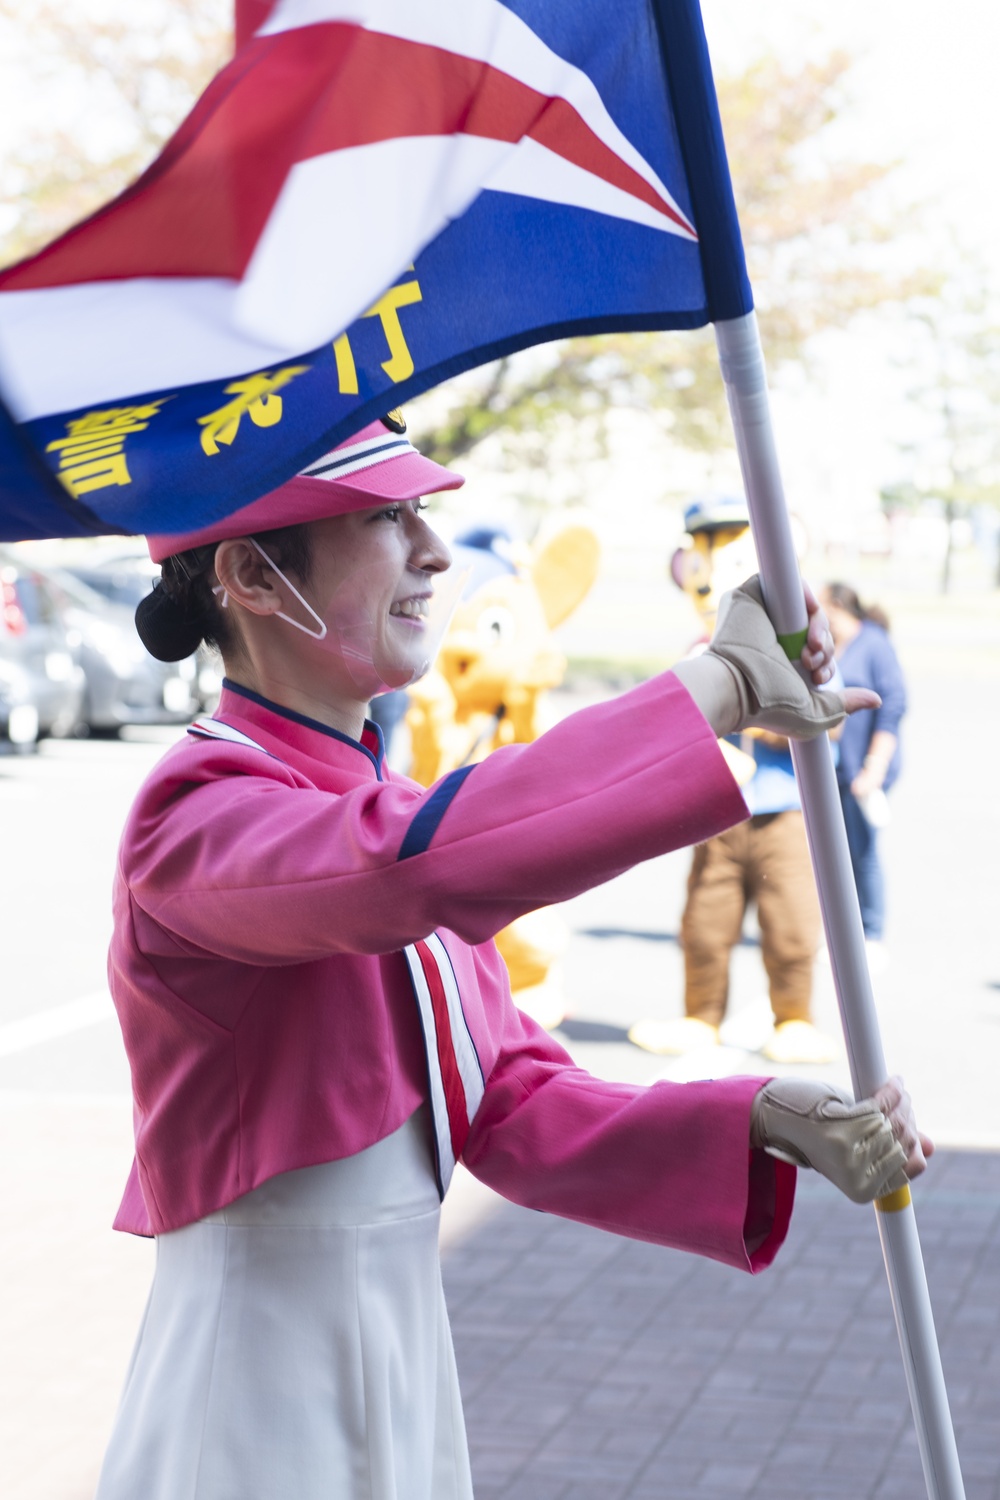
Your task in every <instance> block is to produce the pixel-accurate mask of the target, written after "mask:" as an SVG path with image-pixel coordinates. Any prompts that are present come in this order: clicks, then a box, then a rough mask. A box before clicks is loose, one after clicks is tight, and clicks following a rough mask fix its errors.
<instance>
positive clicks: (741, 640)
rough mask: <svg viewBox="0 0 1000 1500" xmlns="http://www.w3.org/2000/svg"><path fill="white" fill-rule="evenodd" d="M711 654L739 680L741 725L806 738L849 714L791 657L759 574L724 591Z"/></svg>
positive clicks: (836, 697) (840, 699) (836, 696)
mask: <svg viewBox="0 0 1000 1500" xmlns="http://www.w3.org/2000/svg"><path fill="white" fill-rule="evenodd" d="M708 655H710V656H717V657H720V658H721V659H722V660H723V661H724V662H725V664H726V666H727V667H729V669H730V671H731V672H732V673H733V675H734V677H735V678H736V686H737V689H738V692H739V695H740V710H741V716H740V723H739V725H738V728H739V729H752V728H756V729H770V730H772V731H774V733H776V734H785V735H791V736H793V738H795V739H800V740H808V739H813V738H814V737H815V736H816V735H817V734H822V733H823V732H824V730H827V729H835V728H836V726H837V725H838V724H839V723H841V721H842V720H843V719H844V717H845V708H844V699H843V697H842V696H841V694H840V693H832V692H827V691H825V690H824V691H823V692H820V691H819V689H817V688H814V687H811V686H810V685H809V684H808V683H807V682H805V681H804V680H803V678H802V677H801V676H800V674H799V673H798V672H797V671H796V669H795V667H794V666H793V665H792V663H791V662H790V661H789V660H788V657H787V656H786V655H785V653H784V651H783V650H782V648H781V646H780V645H779V644H778V638H777V636H776V635H775V633H774V626H773V625H772V624H771V621H770V620H769V619H768V617H767V611H766V610H765V608H764V597H763V594H762V592H761V587H760V579H759V578H758V577H756V576H754V577H753V578H748V579H747V581H746V583H743V584H741V585H740V587H739V588H738V589H733V590H732V591H731V592H730V593H728V594H723V596H722V601H721V603H720V605H719V616H718V620H717V622H716V626H715V634H714V635H713V636H712V639H711V641H710V642H709V645H708Z"/></svg>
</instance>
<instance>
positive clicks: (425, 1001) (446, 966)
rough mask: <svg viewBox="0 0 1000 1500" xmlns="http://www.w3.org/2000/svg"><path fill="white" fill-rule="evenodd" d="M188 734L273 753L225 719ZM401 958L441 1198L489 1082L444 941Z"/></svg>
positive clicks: (202, 723)
mask: <svg viewBox="0 0 1000 1500" xmlns="http://www.w3.org/2000/svg"><path fill="white" fill-rule="evenodd" d="M188 734H193V735H197V736H198V737H199V738H203V739H210V740H228V741H229V742H230V743H232V744H235V745H248V746H249V747H250V748H251V749H253V750H260V751H262V752H263V754H264V755H270V754H271V752H270V751H269V750H265V749H264V747H263V745H258V743H257V741H256V740H252V739H251V738H250V736H249V735H248V734H243V732H242V731H241V730H239V729H234V728H233V726H232V725H231V724H226V723H225V722H224V721H223V720H222V719H195V721H194V723H193V724H191V725H190V726H189V727H188ZM403 957H404V958H405V959H406V963H407V967H408V969H409V971H410V982H411V983H412V985H413V993H414V995H415V997H416V1001H417V1010H418V1012H419V1015H420V1025H421V1028H422V1030H423V1035H424V1049H425V1051H426V1053H427V1076H428V1080H429V1083H430V1104H431V1115H432V1117H433V1121H434V1154H435V1167H436V1171H437V1183H438V1192H439V1193H440V1194H441V1197H442V1198H443V1197H444V1195H445V1193H446V1192H447V1191H448V1185H449V1183H450V1182H451V1178H452V1173H453V1172H454V1170H455V1163H456V1162H457V1161H458V1159H459V1157H460V1156H461V1155H462V1151H463V1149H464V1147H465V1142H466V1140H467V1139H468V1135H469V1127H470V1126H471V1124H472V1121H473V1120H474V1119H475V1115H476V1110H477V1109H478V1108H479V1106H480V1104H481V1103H482V1098H483V1094H484V1093H485V1092H486V1084H485V1081H484V1079H483V1070H482V1067H481V1065H480V1062H479V1054H478V1053H477V1051H476V1044H475V1042H474V1041H473V1039H472V1033H471V1032H470V1030H469V1024H468V1022H467V1021H466V1019H465V1012H464V1011H463V1009H462V997H461V995H460V994H459V990H458V980H457V979H456V978H455V970H454V968H453V967H452V963H451V959H450V958H449V957H448V950H447V948H446V947H445V945H444V943H443V942H442V941H441V939H440V938H439V937H438V935H437V933H436V932H432V933H431V935H430V937H428V938H424V939H421V941H419V942H416V943H408V944H407V946H406V947H405V948H404V949H403Z"/></svg>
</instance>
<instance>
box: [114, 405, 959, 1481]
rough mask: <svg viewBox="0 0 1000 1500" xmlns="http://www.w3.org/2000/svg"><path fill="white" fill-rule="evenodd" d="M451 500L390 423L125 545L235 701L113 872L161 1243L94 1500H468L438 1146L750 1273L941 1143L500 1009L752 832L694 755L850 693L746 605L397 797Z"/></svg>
mask: <svg viewBox="0 0 1000 1500" xmlns="http://www.w3.org/2000/svg"><path fill="white" fill-rule="evenodd" d="M460 483H461V480H460V479H459V478H458V477H457V476H456V475H453V474H451V473H449V472H448V471H447V470H445V469H441V468H440V467H438V466H437V465H436V464H432V463H430V462H428V461H427V460H426V459H424V458H423V457H421V455H420V454H419V453H417V451H416V450H415V449H414V448H413V447H412V446H411V445H410V443H409V441H408V440H407V438H406V437H405V431H404V430H401V423H400V422H399V421H396V420H394V419H386V422H385V423H379V422H376V423H373V424H372V425H371V426H369V427H367V428H365V429H364V430H363V431H362V432H361V433H359V434H358V435H357V436H356V437H355V438H352V439H351V440H350V441H349V442H347V443H345V444H342V445H341V446H340V447H339V448H337V449H335V450H334V451H333V452H331V453H330V454H328V455H327V456H326V457H325V458H324V459H322V460H319V461H318V462H317V463H315V464H313V465H311V466H310V468H309V469H308V470H306V471H305V472H304V473H303V474H301V475H298V476H296V478H294V479H292V480H291V481H289V482H288V483H287V484H285V485H283V486H282V487H281V488H280V489H278V490H276V491H274V492H273V493H272V494H270V495H266V496H264V497H263V498H262V499H260V500H258V501H255V502H254V503H253V504H252V505H249V506H247V507H245V508H244V509H243V510H241V511H238V512H236V514H235V515H233V516H230V517H228V518H226V519H225V520H223V521H220V522H217V523H214V524H212V525H210V526H207V527H205V528H203V529H202V530H200V531H198V532H195V533H192V534H190V535H186V536H173V537H153V538H151V539H150V551H151V554H152V556H153V557H154V559H156V560H157V561H159V562H160V563H161V564H162V572H163V578H162V582H161V583H160V584H158V586H157V588H156V590H155V591H154V593H153V594H152V595H151V596H150V598H149V599H148V600H146V601H145V602H144V604H143V605H142V606H140V610H139V612H138V615H137V623H138V625H139V628H140V633H141V634H142V636H143V639H144V640H145V642H146V644H147V645H148V646H149V647H150V649H151V650H153V652H154V654H156V655H159V656H161V657H163V658H164V659H167V660H173V659H180V658H182V657H184V656H186V655H188V654H189V653H190V651H191V650H192V649H193V648H194V646H195V645H196V644H197V642H198V641H200V640H201V639H202V638H207V639H209V640H214V641H215V642H217V643H218V645H219V646H220V648H221V650H222V654H223V658H224V661H225V666H226V682H225V686H224V689H223V693H222V698H221V701H220V704H219V708H218V710H217V712H216V714H215V716H214V717H213V718H212V719H209V720H202V721H199V722H198V723H196V724H195V725H193V726H192V728H191V731H190V733H189V734H188V735H187V736H185V739H184V741H183V743H181V744H179V745H176V746H175V747H174V748H172V749H171V750H170V751H169V752H168V754H167V755H166V756H165V757H164V759H163V760H162V761H161V763H160V764H159V766H158V767H157V768H156V769H155V770H154V771H153V773H152V775H151V776H150V777H149V779H148V781H147V782H146V784H145V785H144V787H143V788H142V790H141V791H140V793H139V796H138V797H137V799H136V803H135V806H134V807H133V809H132V813H131V815H130V817H129V820H128V823H127V826H126V829H125V833H124V836H123V839H122V844H121V850H120V856H119V864H118V871H117V877H116V882H115V891H114V910H115V932H114V938H113V941H112V947H111V954H110V961H109V969H110V983H111V990H112V994H113V997H114V1001H115V1005H116V1007H117V1010H118V1014H119V1017H120V1020H121V1025H122V1030H123V1033H124V1038H125V1045H126V1048H127V1050H128V1054H129V1060H130V1064H131V1069H132V1079H133V1091H134V1098H135V1136H136V1154H135V1165H134V1167H133V1170H132V1174H131V1176H130V1179H129V1182H128V1185H127V1188H126V1191H125V1197H124V1200H123V1202H122V1206H121V1209H120V1211H119V1215H118V1218H117V1220H116V1226H117V1227H118V1228H120V1229H125V1230H129V1231H131V1232H133V1233H136V1234H144V1235H155V1236H156V1237H157V1266H156V1275H155V1279H154V1283H153V1288H152V1291H151V1294H150V1301H149V1305H148V1308H147V1311H146V1315H145V1318H144V1321H143V1325H142V1329H141V1332H140V1335H139V1340H138V1343H137V1346H136V1350H135V1353H134V1356H133V1360H132V1364H131V1367H130V1369H129V1373H128V1377H127V1380H126V1385H125V1390H124V1394H123V1397H122V1403H121V1407H120V1410H119V1414H118V1418H117V1422H116V1425H115V1430H114V1433H113V1435H112V1439H111V1443H110V1446H109V1449H108V1453H107V1456H106V1459H105V1463H104V1467H103V1470H102V1474H101V1480H100V1484H99V1487H98V1497H99V1500H136V1496H139V1495H141V1496H143V1497H144V1500H265V1497H266V1500H279V1497H285V1496H288V1497H293V1496H294V1497H295V1500H321V1497H323V1500H332V1497H336V1500H355V1497H357V1500H360V1497H365V1500H467V1497H469V1496H470V1495H471V1480H470V1475H469V1464H468V1456H467V1450H466V1444H465V1433H464V1426H463V1421H462V1412H461V1403H460V1398H459V1394H458V1386H457V1381H456V1376H455V1365H454V1358H453V1354H452V1346H451V1337H450V1333H449V1329H448V1322H447V1315H446V1312H445V1307H444V1301H443V1296H442V1292H441V1280H440V1270H439V1265H438V1254H437V1228H438V1215H439V1207H440V1199H441V1197H442V1196H443V1194H444V1192H445V1191H446V1189H447V1186H448V1180H449V1178H450V1175H451V1172H452V1169H453V1167H454V1164H455V1162H456V1160H458V1159H461V1160H462V1161H463V1162H464V1163H465V1165H466V1166H467V1167H468V1169H469V1170H470V1171H471V1172H473V1173H474V1174H475V1175H476V1176H477V1177H479V1178H480V1179H481V1180H482V1181H484V1182H486V1183H488V1184H489V1185H490V1186H491V1187H493V1188H494V1189H496V1190H497V1191H498V1192H500V1193H502V1194H503V1195H504V1196H505V1197H507V1198H510V1199H512V1200H514V1201H515V1202H518V1203H522V1204H525V1205H528V1206H530V1207H532V1208H537V1209H543V1210H546V1211H548V1212H552V1213H558V1214H562V1215H564V1216H566V1217H568V1218H573V1219H578V1220H581V1221H583V1222H585V1223H589V1224H594V1225H598V1226H600V1227H602V1228H605V1229H610V1230H614V1231H615V1232H617V1233H620V1234H625V1235H631V1236H633V1237H635V1238H639V1239H645V1240H651V1241H654V1242H656V1243H659V1244H663V1245H671V1246H676V1247H679V1248H681V1249H685V1250H690V1251H694V1252H696V1253H698V1254H702V1255H708V1256H711V1257H713V1258H715V1259H717V1260H721V1261H724V1262H726V1263H727V1264H729V1265H732V1266H735V1267H739V1268H742V1269H745V1270H750V1271H756V1270H760V1269H762V1268H763V1267H765V1266H767V1265H768V1264H769V1263H770V1261H771V1260H772V1259H773V1257H774V1255H775V1254H776V1252H777V1250H778V1248H779V1246H780V1244H781V1242H782V1239H783V1238H784V1235H785V1231H786V1227H787V1223H788V1218H789V1214H790V1212H791V1206H792V1195H793V1189H794V1178H795V1167H794V1166H792V1165H790V1164H789V1162H790V1161H795V1162H798V1163H799V1164H801V1165H813V1166H815V1167H817V1168H818V1169H819V1170H821V1171H823V1172H825V1173H826V1174H827V1175H828V1176H830V1177H831V1179H832V1180H834V1181H835V1182H837V1183H838V1184H839V1185H840V1186H841V1187H842V1188H843V1189H844V1190H845V1191H846V1192H848V1193H849V1194H850V1196H852V1197H854V1198H856V1199H859V1200H862V1199H870V1198H873V1197H875V1196H877V1195H879V1194H881V1193H882V1192H884V1191H886V1190H887V1189H888V1188H889V1187H891V1185H892V1184H893V1183H894V1182H897V1181H898V1182H901V1181H902V1180H903V1179H902V1176H901V1174H902V1173H904V1172H905V1173H906V1174H907V1175H915V1173H916V1172H918V1171H920V1170H922V1168H923V1152H924V1151H926V1150H929V1149H930V1143H929V1142H927V1141H926V1140H924V1138H922V1137H920V1136H919V1135H918V1134H917V1132H916V1130H915V1127H914V1125H913V1121H912V1116H911V1113H910V1108H909V1100H908V1098H907V1097H906V1095H905V1094H904V1093H903V1092H902V1090H901V1088H900V1087H899V1086H898V1085H897V1084H896V1083H895V1082H889V1083H887V1084H886V1085H885V1086H884V1087H883V1089H881V1090H880V1091H879V1093H878V1095H877V1096H876V1098H875V1099H874V1100H870V1101H863V1102H862V1103H860V1104H858V1105H855V1104H853V1102H852V1101H850V1100H849V1099H848V1098H847V1097H846V1096H842V1095H840V1094H838V1092H837V1091H836V1090H833V1089H827V1088H825V1087H822V1086H817V1085H813V1084H797V1083H794V1082H791V1081H788V1080H785V1081H783V1082H781V1081H772V1082H771V1083H767V1081H766V1080H763V1079H759V1078H727V1079H723V1080H719V1081H713V1082H704V1083H687V1084H670V1083H657V1084H654V1085H652V1086H651V1087H648V1088H646V1087H634V1086H630V1085H626V1084H617V1083H614V1084H613V1083H606V1082H602V1081H600V1080H599V1079H595V1078H592V1077H591V1076H590V1075H588V1074H586V1073H585V1072H583V1071H582V1070H581V1069H579V1068H577V1067H576V1066H575V1065H574V1064H573V1062H572V1060H571V1059H570V1058H569V1057H568V1055H567V1054H566V1053H565V1052H564V1051H563V1050H562V1049H561V1048H560V1047H559V1046H558V1045H557V1043H556V1042H555V1041H553V1039H552V1038H551V1037H550V1036H548V1035H547V1034H546V1033H545V1032H543V1031H541V1030H540V1029H539V1028H538V1027H537V1026H536V1025H535V1024H534V1023H533V1022H532V1021H530V1020H529V1019H527V1018H526V1017H524V1016H522V1015H521V1014H520V1013H519V1012H518V1011H517V1010H516V1009H515V1008H514V1006H513V1005H512V1003H511V999H510V992H509V988H508V985H507V979H506V974H505V971H504V967H503V964H502V962H501V960H500V958H499V957H498V955H497V952H496V950H495V948H494V946H493V943H492V941H491V939H492V936H493V934H494V933H495V932H497V931H498V930H499V929H500V928H501V927H504V926H506V925H507V924H508V923H509V922H511V921H512V920H513V919H514V918H515V917H517V916H520V915H521V914H522V913H523V912H526V911H530V910H532V909H534V908H537V907H539V906H543V905H546V904H547V903H550V902H555V901H562V900H565V899H566V898H567V897H570V896H573V895H576V894H577V893H579V892H580V891H583V890H586V889H587V888H589V887H590V886H593V885H597V884H599V883H600V882H601V881H604V880H608V879H611V878H612V877H613V876H614V875H616V874H618V873H619V872H621V871H622V870H624V869H627V868H628V867H629V866H631V865H633V864H636V863H638V862H639V861H640V860H644V859H649V858H651V857H653V856H655V855H659V854H662V853H664V852H666V851H667V850H670V849H674V848H677V847H679V846H681V845H686V844H692V843H695V842H698V841H702V840H704V839H706V838H709V837H711V836H712V835H713V834H715V833H718V832H719V831H721V830H722V829H723V828H726V827H727V826H729V825H730V824H732V823H734V822H736V821H738V820H740V819H742V818H744V817H745V816H746V809H745V807H744V805H743V801H742V798H741V797H740V794H739V791H738V790H737V788H736V786H735V783H734V782H733V780H732V778H731V776H730V774H729V772H728V771H727V770H726V767H725V763H724V761H723V759H722V756H721V754H720V753H719V750H718V748H717V744H716V740H717V737H718V736H719V735H722V734H727V733H731V732H733V731H735V730H738V729H740V728H741V727H743V726H744V725H746V724H748V723H751V722H752V723H760V724H762V725H765V726H768V727H773V728H775V729H776V730H778V731H779V732H781V733H785V734H787V733H792V734H799V735H810V734H815V733H818V732H821V731H822V730H824V729H826V728H828V727H830V725H831V724H832V723H834V722H839V720H840V718H842V717H843V713H844V711H845V710H851V709H853V708H855V707H860V706H869V705H870V704H871V703H872V701H873V695H872V694H869V693H865V692H861V691H858V692H855V693H854V694H853V696H852V695H847V696H848V701H847V702H845V701H844V700H843V699H841V698H840V697H838V696H837V695H836V694H832V693H823V694H819V693H816V692H814V691H813V690H812V688H811V687H810V686H807V684H806V681H805V680H804V678H803V677H802V676H800V675H799V674H798V673H796V672H795V671H794V670H793V669H792V667H791V666H790V665H789V664H788V663H787V661H786V660H785V658H784V656H783V655H782V652H781V650H780V648H779V647H778V646H777V644H776V642H775V638H774V634H773V631H772V630H771V628H770V625H769V623H768V621H767V617H766V615H765V613H764V611H763V609H762V607H761V606H760V604H759V593H758V592H756V591H755V589H754V587H753V586H752V585H751V586H748V587H747V588H746V589H744V590H740V591H737V593H736V594H735V595H734V596H732V599H731V604H730V607H729V608H728V609H727V610H726V611H724V612H723V614H722V616H721V617H720V623H719V627H718V629H717V633H716V637H715V639H714V641H713V644H712V646H711V648H710V649H709V650H708V651H707V652H706V653H705V654H704V655H703V656H702V657H700V658H699V659H698V660H697V661H693V662H689V663H684V664H682V665H681V666H679V667H678V668H677V670H676V671H675V672H673V673H666V674H664V675H663V676H662V677H659V678H657V679H655V680H653V681H651V682H648V683H646V684H644V685H643V686H642V687H639V688H637V689H635V690H634V691H632V692H630V693H626V694H624V695H623V696H622V697H620V698H618V699H616V700H614V701H613V702H610V703H607V704H603V705H600V706H598V707H596V708H590V709H585V710H584V711H583V712H581V713H577V714H574V715H573V716H572V717H570V718H569V719H567V720H565V721H564V722H563V723H562V724H560V725H559V726H558V727H557V728H555V729H554V730H552V731H551V732H550V733H548V734H546V735H544V736H543V737H542V738H541V739H539V740H537V741H535V742H534V743H533V744H530V745H513V746H509V747H507V748H505V749H502V750H500V751H498V752H496V753H495V754H494V755H492V756H490V757H489V758H488V759H487V760H486V761H484V762H482V763H481V764H479V765H476V766H473V767H471V768H464V769H463V770H461V771H457V772H454V773H452V774H451V775H450V776H447V777H445V778H444V779H443V780H442V781H441V782H439V783H438V784H437V785H436V786H433V787H431V788H430V789H429V790H425V789H424V788H422V787H419V786H416V785H414V784H413V783H411V782H409V781H408V780H406V779H405V778H403V777H400V776H398V775H396V774H395V773H393V772H390V771H389V770H388V768H387V767H386V766H385V765H384V763H383V759H382V752H381V742H380V736H379V732H378V730H377V728H376V727H375V726H374V725H372V724H371V723H370V722H368V721H367V719H366V712H367V705H368V703H369V701H370V699H371V698H372V697H373V696H375V695H376V694H378V693H381V692H383V691H385V690H386V689H387V688H392V687H399V686H402V685H405V684H406V683H407V682H409V681H412V680H413V679H414V678H415V677H416V676H417V675H419V674H420V672H421V671H422V670H424V669H425V668H426V665H427V662H428V658H429V655H430V651H431V644H430V642H429V635H430V633H431V627H430V601H431V597H432V593H433V585H434V580H435V577H436V575H438V574H440V573H441V572H443V571H444V570H445V569H446V568H447V567H448V562H449V558H448V553H447V550H446V548H445V547H444V546H443V544H442V543H441V542H440V540H439V539H438V538H437V537H436V536H435V534H434V533H433V531H431V530H430V528H429V527H428V526H427V523H426V522H425V520H424V518H423V516H422V514H421V510H422V505H421V502H420V500H419V497H420V496H421V495H424V494H427V493H431V492H434V491H436V490H441V489H446V488H453V487H455V486H456V485H458V484H460ZM810 614H811V623H810V632H809V641H808V644H807V646H806V648H805V650H804V651H803V663H804V665H805V668H806V674H807V675H809V676H811V679H812V682H813V683H815V684H819V683H822V682H824V681H826V679H827V678H828V677H829V675H830V667H829V659H830V655H831V643H830V641H829V637H828V635H827V633H826V629H825V622H824V620H823V618H822V616H821V615H820V614H818V612H817V611H816V607H815V604H814V603H813V601H812V600H811V599H810ZM772 1153H778V1155H775V1154H772Z"/></svg>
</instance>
